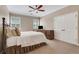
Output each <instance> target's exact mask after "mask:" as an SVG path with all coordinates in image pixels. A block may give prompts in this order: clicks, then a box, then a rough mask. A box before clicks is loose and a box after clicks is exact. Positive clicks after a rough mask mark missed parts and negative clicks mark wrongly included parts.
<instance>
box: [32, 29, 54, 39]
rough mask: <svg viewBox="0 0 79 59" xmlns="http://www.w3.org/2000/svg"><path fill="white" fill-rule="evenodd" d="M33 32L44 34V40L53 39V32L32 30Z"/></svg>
mask: <svg viewBox="0 0 79 59" xmlns="http://www.w3.org/2000/svg"><path fill="white" fill-rule="evenodd" d="M33 31H37V32H42V33H44V34H45V36H46V38H47V39H49V40H53V39H54V30H33Z"/></svg>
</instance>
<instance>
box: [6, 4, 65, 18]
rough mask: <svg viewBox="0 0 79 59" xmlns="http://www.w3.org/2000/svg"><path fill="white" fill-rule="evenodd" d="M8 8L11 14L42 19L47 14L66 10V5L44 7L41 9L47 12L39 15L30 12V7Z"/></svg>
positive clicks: (10, 6)
mask: <svg viewBox="0 0 79 59" xmlns="http://www.w3.org/2000/svg"><path fill="white" fill-rule="evenodd" d="M32 6H33V5H32ZM7 7H8V9H9V11H10V12H11V13H16V14H22V15H27V16H34V17H42V16H45V15H47V14H50V13H53V12H55V11H57V10H59V9H61V8H64V7H66V5H44V6H43V7H42V8H41V9H44V10H45V11H44V12H38V13H36V12H35V11H33V12H29V10H32V9H31V8H29V7H28V5H7Z"/></svg>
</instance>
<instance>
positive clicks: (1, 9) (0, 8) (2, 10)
mask: <svg viewBox="0 0 79 59" xmlns="http://www.w3.org/2000/svg"><path fill="white" fill-rule="evenodd" d="M2 17H5V18H6V22H7V23H9V11H8V8H7V7H6V6H5V5H0V24H1V23H2Z"/></svg>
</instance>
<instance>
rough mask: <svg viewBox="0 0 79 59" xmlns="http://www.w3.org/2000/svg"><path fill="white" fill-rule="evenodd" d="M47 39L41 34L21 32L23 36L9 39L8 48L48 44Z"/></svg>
mask: <svg viewBox="0 0 79 59" xmlns="http://www.w3.org/2000/svg"><path fill="white" fill-rule="evenodd" d="M46 40H47V39H46V37H45V35H44V34H43V33H41V32H34V31H28V32H21V36H15V37H10V38H8V39H7V47H10V46H14V45H17V46H18V45H21V46H22V47H25V46H30V45H34V44H37V43H41V42H46Z"/></svg>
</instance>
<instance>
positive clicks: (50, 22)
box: [40, 5, 79, 45]
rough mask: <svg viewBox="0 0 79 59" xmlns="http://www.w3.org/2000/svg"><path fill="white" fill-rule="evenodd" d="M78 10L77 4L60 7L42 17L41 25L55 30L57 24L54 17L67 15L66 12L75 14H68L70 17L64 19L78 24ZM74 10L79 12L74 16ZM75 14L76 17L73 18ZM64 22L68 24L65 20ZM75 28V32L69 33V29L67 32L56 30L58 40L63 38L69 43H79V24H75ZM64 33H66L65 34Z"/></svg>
mask: <svg viewBox="0 0 79 59" xmlns="http://www.w3.org/2000/svg"><path fill="white" fill-rule="evenodd" d="M78 11H79V6H77V5H75V6H74V5H73V6H67V7H65V8H63V9H60V10H58V11H56V12H54V13H51V14H49V15H46V16H44V17H42V18H41V20H40V23H41V25H43V26H44V29H46V30H54V26H55V25H54V21H55V20H54V17H60V16H66V14H70V13H72V14H73V15H72V16H71V15H68V17H67V18H64V19H63V20H66V19H67V20H66V21H67V22H70V23H71V24H77V25H78V24H79V12H78ZM74 12H77V13H78V14H77V13H76V14H77V16H76V17H75V16H74ZM73 16H74V18H73ZM71 18H73V19H71ZM76 18H78V19H76ZM61 19H62V18H61ZM68 19H69V20H68ZM74 20H75V21H74ZM77 22H78V23H77ZM58 23H59V21H58ZM64 24H67V23H65V22H64ZM68 25H70V24H68ZM60 26H61V25H60ZM70 27H71V26H70ZM63 28H64V27H63ZM73 28H74V29H75V31H74V32H71V31H70V32H69V33H68V31H67V32H64V31H59V32H57V33H56V31H55V38H56V39H58V40H61V41H65V42H68V43H72V44H76V45H79V33H78V32H79V25H78V26H75V25H73ZM73 28H72V29H73ZM61 33H62V34H61ZM63 33H65V34H63ZM60 34H61V35H60ZM74 34H75V35H74ZM58 36H59V37H58Z"/></svg>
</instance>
